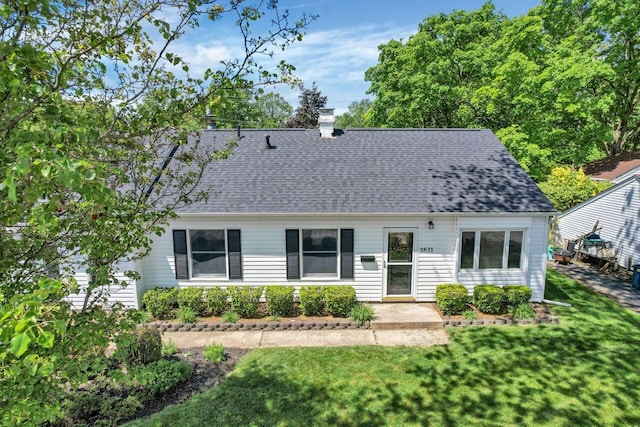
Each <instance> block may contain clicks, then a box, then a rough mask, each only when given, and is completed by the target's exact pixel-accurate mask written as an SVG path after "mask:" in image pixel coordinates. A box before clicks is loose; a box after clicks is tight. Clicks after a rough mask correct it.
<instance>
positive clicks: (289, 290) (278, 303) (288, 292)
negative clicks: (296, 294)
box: [264, 286, 295, 316]
mask: <svg viewBox="0 0 640 427" xmlns="http://www.w3.org/2000/svg"><path fill="white" fill-rule="evenodd" d="M293 291H295V288H294V287H293V286H267V289H266V290H265V294H264V295H265V298H266V299H267V313H269V314H270V315H272V316H287V315H289V314H291V312H292V311H293Z"/></svg>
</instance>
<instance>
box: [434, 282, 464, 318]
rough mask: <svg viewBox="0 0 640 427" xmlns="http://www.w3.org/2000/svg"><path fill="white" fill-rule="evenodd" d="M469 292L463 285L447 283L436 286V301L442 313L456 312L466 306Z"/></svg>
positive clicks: (460, 311)
mask: <svg viewBox="0 0 640 427" xmlns="http://www.w3.org/2000/svg"><path fill="white" fill-rule="evenodd" d="M467 301H469V292H468V291H467V288H465V287H464V286H463V285H460V284H457V283H447V284H442V285H438V286H436V303H437V304H438V307H440V311H442V313H443V314H446V315H450V314H458V313H462V311H463V310H464V309H465V308H466V304H467Z"/></svg>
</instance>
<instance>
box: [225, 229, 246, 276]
mask: <svg viewBox="0 0 640 427" xmlns="http://www.w3.org/2000/svg"><path fill="white" fill-rule="evenodd" d="M227 247H228V248H229V279H242V249H241V246H240V230H227Z"/></svg>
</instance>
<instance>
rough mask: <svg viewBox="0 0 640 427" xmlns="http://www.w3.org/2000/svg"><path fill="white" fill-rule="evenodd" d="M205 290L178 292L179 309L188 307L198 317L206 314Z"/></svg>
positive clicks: (183, 289) (193, 289)
mask: <svg viewBox="0 0 640 427" xmlns="http://www.w3.org/2000/svg"><path fill="white" fill-rule="evenodd" d="M203 293H204V289H203V288H192V287H190V288H182V289H180V292H178V307H179V308H183V307H188V308H190V309H191V310H193V311H194V312H195V313H196V316H200V315H202V314H204V307H205V303H204V299H203V298H202V295H203Z"/></svg>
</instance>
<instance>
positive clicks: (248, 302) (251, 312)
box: [229, 286, 264, 319]
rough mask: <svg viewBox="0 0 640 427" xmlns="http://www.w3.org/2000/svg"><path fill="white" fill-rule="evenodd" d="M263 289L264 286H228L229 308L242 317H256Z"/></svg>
mask: <svg viewBox="0 0 640 427" xmlns="http://www.w3.org/2000/svg"><path fill="white" fill-rule="evenodd" d="M263 291H264V287H262V286H233V287H230V288H229V294H230V295H231V309H232V310H233V311H235V312H236V313H238V316H240V317H244V318H245V319H250V318H254V317H256V314H257V313H258V308H259V307H260V297H261V296H262V292H263Z"/></svg>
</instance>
